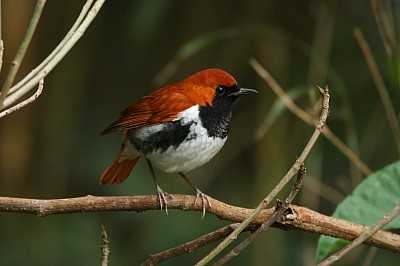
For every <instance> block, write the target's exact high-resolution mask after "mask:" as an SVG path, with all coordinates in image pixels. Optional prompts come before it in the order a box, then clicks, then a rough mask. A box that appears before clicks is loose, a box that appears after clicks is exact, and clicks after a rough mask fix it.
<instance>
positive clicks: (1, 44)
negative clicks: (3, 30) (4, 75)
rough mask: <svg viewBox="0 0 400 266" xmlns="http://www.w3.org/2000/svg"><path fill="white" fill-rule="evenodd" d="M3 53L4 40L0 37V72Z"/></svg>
mask: <svg viewBox="0 0 400 266" xmlns="http://www.w3.org/2000/svg"><path fill="white" fill-rule="evenodd" d="M0 3H1V1H0ZM0 12H1V11H0ZM0 19H1V18H0ZM0 27H1V25H0ZM0 38H1V37H0ZM3 54H4V42H3V40H2V39H0V73H1V70H2V68H3Z"/></svg>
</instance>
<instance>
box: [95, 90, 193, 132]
mask: <svg viewBox="0 0 400 266" xmlns="http://www.w3.org/2000/svg"><path fill="white" fill-rule="evenodd" d="M195 104H196V103H195V102H194V101H193V100H192V99H190V97H188V95H185V94H184V93H183V90H182V89H179V88H177V87H173V86H168V87H164V88H162V89H159V90H157V91H154V92H153V93H152V94H150V95H148V96H145V97H143V98H142V99H141V100H140V101H139V102H137V103H135V104H133V105H132V106H129V107H128V108H126V109H125V110H124V111H123V112H122V113H121V116H120V118H119V119H118V120H116V121H115V122H114V123H112V124H111V125H110V126H109V127H107V128H106V129H105V130H103V131H102V132H101V134H108V133H111V132H114V131H117V130H128V129H132V128H138V127H142V126H151V125H157V124H160V123H163V122H170V121H172V120H174V119H176V117H177V114H178V113H179V112H181V111H184V110H186V109H187V108H189V107H191V106H193V105H195Z"/></svg>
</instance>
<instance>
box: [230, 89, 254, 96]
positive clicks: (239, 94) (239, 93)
mask: <svg viewBox="0 0 400 266" xmlns="http://www.w3.org/2000/svg"><path fill="white" fill-rule="evenodd" d="M251 93H258V91H256V90H253V89H246V88H240V89H239V91H237V92H234V93H232V94H230V95H229V96H236V97H237V96H241V95H245V94H251Z"/></svg>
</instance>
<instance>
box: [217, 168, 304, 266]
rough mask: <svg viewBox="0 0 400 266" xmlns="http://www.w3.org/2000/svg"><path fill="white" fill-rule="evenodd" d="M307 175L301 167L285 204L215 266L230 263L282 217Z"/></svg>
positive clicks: (281, 203)
mask: <svg viewBox="0 0 400 266" xmlns="http://www.w3.org/2000/svg"><path fill="white" fill-rule="evenodd" d="M305 173H306V168H305V167H304V165H301V166H300V170H299V172H298V174H297V178H296V182H295V183H294V185H293V187H292V190H291V191H290V193H289V195H288V196H287V198H286V200H285V201H284V202H281V201H278V207H277V208H276V211H275V212H274V214H272V215H271V217H269V218H268V220H266V221H265V222H263V223H262V224H261V226H260V227H259V228H257V230H256V231H254V233H252V234H251V235H250V236H249V237H247V238H246V239H245V240H243V242H242V243H240V244H239V245H237V247H235V248H234V249H232V250H231V251H230V252H229V253H228V254H226V255H225V256H224V257H222V258H221V259H219V260H218V261H217V262H215V263H214V264H213V265H215V266H217V265H224V264H225V263H227V262H228V261H230V260H231V259H232V258H233V257H235V256H238V255H239V253H240V252H241V251H242V250H243V249H245V248H246V247H247V246H248V245H250V244H251V243H252V242H253V241H254V240H256V239H257V238H258V237H259V236H260V235H261V234H262V233H263V232H264V231H265V230H267V229H268V228H270V227H271V225H272V224H273V223H274V222H275V221H276V220H278V219H279V217H281V216H282V215H283V214H284V213H285V212H286V210H287V209H288V208H289V204H290V203H292V201H293V200H294V198H295V197H296V195H297V193H298V192H299V190H300V187H301V184H302V182H303V177H304V174H305Z"/></svg>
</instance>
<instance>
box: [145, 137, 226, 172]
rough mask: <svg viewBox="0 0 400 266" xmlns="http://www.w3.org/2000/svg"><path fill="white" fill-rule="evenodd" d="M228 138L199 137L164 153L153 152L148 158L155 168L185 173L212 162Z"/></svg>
mask: <svg viewBox="0 0 400 266" xmlns="http://www.w3.org/2000/svg"><path fill="white" fill-rule="evenodd" d="M225 141H226V138H224V139H220V138H209V137H208V136H199V135H198V137H197V138H196V139H192V140H188V141H185V142H183V143H182V144H181V145H180V146H179V147H177V148H174V147H170V148H168V149H167V150H166V151H165V152H163V153H158V152H153V153H149V154H147V156H146V157H147V158H148V159H149V160H150V161H151V163H152V164H153V166H154V167H156V168H158V169H160V170H162V171H164V172H167V173H170V174H172V173H185V172H188V171H190V170H192V169H195V168H197V167H200V166H202V165H203V164H205V163H207V162H208V161H209V160H211V159H212V158H213V157H214V156H215V155H216V154H217V153H218V152H219V150H220V149H221V148H222V146H223V145H224V143H225Z"/></svg>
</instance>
